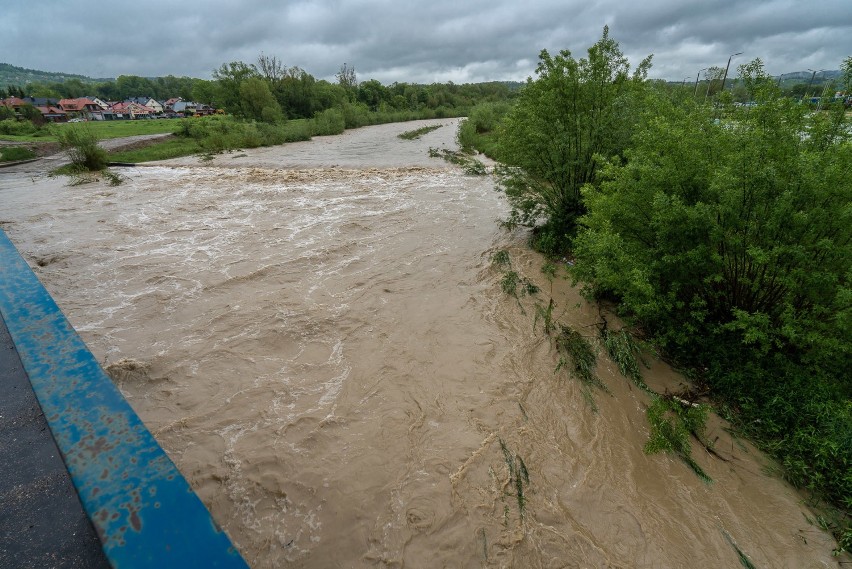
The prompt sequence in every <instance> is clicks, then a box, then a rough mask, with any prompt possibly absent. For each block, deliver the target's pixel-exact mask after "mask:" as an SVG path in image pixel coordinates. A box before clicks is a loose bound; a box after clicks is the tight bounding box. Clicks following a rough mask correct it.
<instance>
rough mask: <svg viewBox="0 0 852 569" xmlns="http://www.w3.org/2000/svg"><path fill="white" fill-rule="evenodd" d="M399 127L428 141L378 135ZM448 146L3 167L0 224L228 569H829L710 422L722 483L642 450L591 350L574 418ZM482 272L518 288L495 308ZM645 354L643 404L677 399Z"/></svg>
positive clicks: (613, 382) (362, 138)
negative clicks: (136, 419) (209, 528)
mask: <svg viewBox="0 0 852 569" xmlns="http://www.w3.org/2000/svg"><path fill="white" fill-rule="evenodd" d="M423 124H440V125H443V126H441V128H439V129H437V130H435V131H434V132H432V133H429V134H427V135H426V136H424V137H423V138H422V139H420V140H415V141H406V140H402V139H399V138H397V136H396V135H397V134H399V133H400V132H403V131H405V130H411V129H414V128H417V127H419V126H422V125H423ZM456 124H457V122H456V121H455V120H443V121H426V122H423V123H406V124H394V125H384V126H377V127H369V128H364V129H360V130H356V131H348V132H346V133H345V134H343V135H340V136H333V137H321V138H317V139H315V140H313V141H311V142H305V143H297V144H291V145H285V146H279V147H274V148H266V149H257V150H249V151H245V152H234V153H230V154H223V155H221V156H218V157H217V158H216V159H214V160H212V161H210V162H201V161H200V160H199V159H198V158H185V159H180V160H173V161H168V162H161V163H157V164H155V165H150V166H145V167H139V168H127V169H122V170H121V173H122V174H123V175H124V176H126V177H127V180H126V182H125V183H124V184H122V185H121V186H118V187H110V186H108V185H107V184H105V183H101V182H97V183H91V184H86V185H80V186H69V185H67V180H66V179H57V178H50V177H47V176H45V175H44V174H42V173H39V172H22V171H18V172H11V171H7V172H3V171H2V170H0V226H2V228H3V229H4V230H5V231H6V232H7V233H8V235H9V236H10V238H11V239H12V241H13V242H15V244H16V245H17V246H18V248H19V249H20V251H21V253H22V254H23V255H24V257H25V258H26V259H27V260H28V262H29V263H30V265H31V266H32V267H33V269H34V270H35V272H36V274H37V275H38V276H39V278H40V279H41V280H42V282H44V284H45V285H46V287H47V288H48V290H49V291H50V292H51V293H52V294H53V296H54V297H55V298H56V300H57V302H58V303H59V305H60V306H61V307H62V309H63V310H64V312H65V313H66V315H67V316H68V318H69V319H70V321H71V323H72V324H73V325H74V326H75V328H76V329H77V330H78V331H79V332H80V334H81V336H82V337H83V339H84V340H85V341H86V343H87V344H88V345H89V347H90V348H91V349H92V351H93V352H94V353H95V355H96V356H97V357H98V359H99V360H101V361H102V363H103V365H104V367H105V368H106V369H107V370H108V371H109V373H110V375H111V376H112V377H113V379H114V380H115V381H116V383H117V384H118V386H119V387H120V389H121V390H122V392H123V393H124V394H125V396H126V397H127V399H128V400H129V402H130V403H131V405H132V406H133V407H134V409H135V410H136V411H137V413H138V414H139V415H140V417H141V418H142V419H143V420H144V422H145V423H146V425H147V426H148V428H149V429H150V430H151V431H152V432H153V433H154V435H155V436H156V438H157V440H158V441H159V442H160V443H161V444H162V445H163V447H164V448H165V449H166V451H167V452H168V453H169V455H170V456H171V458H172V459H173V460H174V461H175V463H176V464H177V466H178V467H179V468H180V470H181V472H182V473H183V474H184V475H185V476H186V478H187V479H188V480H189V482H190V483H191V485H192V486H193V488H194V489H195V490H196V492H197V493H198V494H199V496H200V497H201V498H202V500H203V501H204V503H205V504H206V505H207V506H208V508H209V509H210V511H211V513H212V514H213V517H214V518H215V519H216V520H217V521H218V523H219V524H221V525H222V527H223V528H224V529H225V530H226V531H227V532H228V534H229V535H230V537H231V538H232V540H233V541H234V543H235V544H236V546H237V547H238V548H239V550H240V551H241V552H242V554H243V556H244V557H245V559H246V561H248V563H249V564H250V565H251V566H252V567H256V568H270V567H310V568H326V567H353V568H361V567H408V568H420V567H423V568H432V567H447V568H459V567H471V568H473V567H476V568H478V567H518V568H526V567H530V568H537V567H541V568H545V567H547V568H551V567H553V568H556V567H578V568H579V567H588V568H593V567H594V568H614V567H624V568H627V567H642V568H667V567H670V568H682V567H689V568H700V567H732V568H736V567H742V566H743V565H742V564H741V560H740V558H739V557H738V553H737V548H739V550H740V551H742V552H743V553H744V554H745V555H747V556H748V558H749V559H750V560H751V562H752V563H753V564H754V566H756V567H759V568H777V567H790V568H811V567H837V566H838V562H837V559H836V558H834V557H832V555H831V549H832V547H834V542H833V540H832V539H831V537H830V536H829V535H827V534H826V533H824V532H823V531H822V530H820V529H819V528H818V527H816V526H814V525H812V524H810V523H808V521H807V519H806V517H813V513H812V512H810V510H808V508H807V506H806V505H805V503H804V502H803V499H802V497H801V496H800V495H799V494H798V493H796V492H795V491H794V490H793V489H792V488H791V487H789V486H788V485H787V484H786V483H784V482H783V481H781V480H780V478H779V476H778V474H777V469H774V468H773V466H772V464H771V462H770V461H769V460H768V459H766V458H765V457H763V456H761V455H760V454H759V453H758V452H757V451H755V450H754V448H753V447H752V446H751V445H749V444H748V443H746V442H744V441H741V440H736V439H732V437H731V436H730V435H729V434H728V432H727V431H726V430H725V429H724V428H723V427H724V426H723V425H722V423H721V421H719V420H717V419H713V420H712V421H711V425H710V431H709V438H710V440H714V441H715V445H716V446H715V448H716V450H717V452H718V453H719V455H721V456H722V457H723V458H724V459H726V460H721V459H719V458H716V457H713V456H711V455H710V454H708V453H707V452H706V451H704V450H703V449H701V448H700V447H698V446H697V445H693V446H694V448H693V456H694V458H695V460H696V461H697V462H698V463H699V464H700V465H701V467H702V468H703V469H704V470H705V471H706V472H707V473H708V474H709V475H710V476H711V477H712V478H713V480H714V482H713V483H712V484H705V483H704V482H702V481H701V480H699V479H698V477H696V476H695V474H693V473H692V471H691V470H689V468H688V467H686V466H685V465H684V464H683V463H682V462H680V461H678V460H677V459H675V458H672V457H670V456H668V455H652V456H647V455H645V454H644V453H643V450H642V449H643V445H644V444H645V441H646V440H647V437H648V425H647V421H646V419H645V409H646V407H647V405H648V402H649V399H648V396H647V395H646V394H645V393H644V392H642V391H640V390H638V389H636V388H635V387H633V386H632V385H631V384H630V382H629V381H628V380H626V379H625V378H624V377H622V376H621V375H620V374H619V373H618V370H617V368H616V367H615V365H614V364H613V363H612V362H611V361H610V360H609V359H608V357H607V356H606V355H605V353H604V352H602V351H601V350H600V349H599V355H598V366H597V373H598V376H599V377H600V378H601V380H602V381H603V383H604V384H605V385H606V386H607V387H608V389H609V391H610V393H606V392H604V391H596V392H594V394H593V397H594V403H595V406H596V407H597V411H595V410H594V409H593V408H592V406H591V405H590V402H589V400H588V397H586V396H584V393H583V388H582V387H581V385H580V383H579V382H578V380H576V379H575V378H572V377H570V376H568V375H566V373H565V372H564V371H560V372H559V373H555V372H554V368H555V367H556V362H557V355H556V353H555V351H554V349H553V348H552V347H551V345H550V342H549V341H548V340H547V338H546V337H545V335H544V333H543V332H542V330H541V327H540V326H539V328H538V329H535V328H534V326H533V324H534V314H535V303H536V302H544V303H546V302H547V299H548V298H549V297H550V295H551V290H550V285H549V284H548V283H547V281H546V280H545V279H544V278H543V276H542V275H541V272H540V267H541V263H542V260H541V259H540V258H539V257H538V256H536V255H535V254H533V253H531V252H529V251H528V250H527V249H526V248H525V246H524V236H523V235H522V234H507V233H505V232H503V231H501V230H500V229H499V228H498V225H497V223H496V220H497V219H498V218H499V217H500V216H502V215H504V214H505V213H506V206H505V204H504V203H503V202H502V201H501V198H500V196H499V194H497V193H496V192H495V191H494V189H493V181H492V180H491V179H489V178H488V177H471V176H466V175H465V174H464V173H463V172H462V171H461V170H460V169H458V168H456V167H454V166H451V165H449V164H448V163H446V162H443V161H441V160H439V159H435V158H429V156H428V152H427V150H428V148H429V147H430V146H432V147H447V148H451V147H453V146H454V137H455V129H456ZM502 249H506V250H508V251H509V253H510V255H511V258H512V264H513V267H514V268H515V270H518V271H519V272H522V273H523V274H525V275H527V276H528V277H529V278H530V279H532V280H534V281H535V282H537V283H538V285H539V286H540V287H541V288H542V292H541V293H539V294H538V295H537V296H534V297H529V296H524V297H521V298H520V299H519V300H518V299H515V298H512V297H510V296H508V295H506V294H504V293H503V292H502V290H501V287H500V277H501V273H500V271H498V270H497V269H495V268H494V267H492V264H491V256H492V255H493V253H494V252H496V251H498V250H502ZM552 296H553V298H554V299H555V302H556V314H557V316H558V318H559V319H560V320H561V321H562V322H565V323H569V324H571V325H572V326H574V327H575V328H577V329H579V330H581V331H582V332H583V333H585V334H586V335H588V336H589V338H590V339H593V338H594V336H595V323H596V322H598V320H599V317H600V316H599V312H598V309H597V308H596V307H593V306H590V305H588V304H587V303H586V302H585V301H583V300H582V299H581V297H580V296H579V294H578V292H577V291H576V290H575V289H573V288H571V286H570V284H569V283H568V282H567V281H563V280H560V281H557V282H556V283H555V285H554V288H553V291H552ZM610 318H611V317H610ZM648 358H649V362H650V363H651V369H649V370H645V375H646V379H647V380H648V382H649V383H650V384H651V385H652V386H653V387H654V388H656V389H658V390H663V389H665V388H669V389H674V388H676V387H677V386H678V385H679V384H680V383H681V378H680V377H679V376H678V375H677V374H676V373H675V372H673V371H672V370H671V369H670V368H668V367H667V366H666V365H665V364H663V363H661V362H658V361H656V360H654V358H653V357H652V356H648ZM510 464H511V465H513V466H512V467H511V471H510V466H509V465H510ZM521 465H523V468H522V467H521ZM522 470H523V472H521V471H522ZM513 472H514V474H512V473H513ZM519 473H521V474H519ZM519 477H520V478H521V480H522V481H521V484H520V487H521V489H520V490H521V491H520V492H519V489H518V486H519V484H518V478H519ZM519 494H520V495H521V496H522V497H519Z"/></svg>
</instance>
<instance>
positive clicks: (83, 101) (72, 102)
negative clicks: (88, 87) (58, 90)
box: [59, 97, 104, 120]
mask: <svg viewBox="0 0 852 569" xmlns="http://www.w3.org/2000/svg"><path fill="white" fill-rule="evenodd" d="M59 108H60V109H62V110H63V111H65V114H66V115H68V116H69V117H71V116H73V117H79V118H83V119H86V120H104V113H103V109H102V108H101V107H100V105H98V104H97V103H96V102H94V101H92V100H91V99H87V98H85V97H80V98H79V99H61V100H60V101H59Z"/></svg>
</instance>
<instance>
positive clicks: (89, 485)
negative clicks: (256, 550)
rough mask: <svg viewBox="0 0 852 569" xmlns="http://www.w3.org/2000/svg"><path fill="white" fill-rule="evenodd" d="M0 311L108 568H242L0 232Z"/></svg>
mask: <svg viewBox="0 0 852 569" xmlns="http://www.w3.org/2000/svg"><path fill="white" fill-rule="evenodd" d="M0 313H2V316H3V318H4V319H5V321H6V324H7V327H8V329H9V332H10V334H11V336H12V339H13V341H14V343H15V345H16V347H17V350H18V353H19V354H20V357H21V361H22V362H23V365H24V368H25V370H26V372H27V374H28V375H29V378H30V382H31V383H32V386H33V390H34V391H35V393H36V396H37V397H38V400H39V403H40V404H41V407H42V410H43V411H44V414H45V417H46V418H47V421H48V424H49V425H50V429H51V432H52V433H53V436H54V438H55V439H56V442H57V445H58V446H59V449H60V451H61V452H62V456H63V459H64V461H65V464H66V466H67V467H68V471H69V472H70V474H71V479H72V480H73V482H74V485H75V487H76V489H77V493H78V494H79V496H80V499H81V502H82V503H83V507H84V508H85V509H86V512H87V514H88V516H89V518H90V519H91V520H92V523H93V524H94V526H95V528H96V529H97V531H98V535H99V536H100V539H101V543H102V546H103V550H104V552H105V553H106V555H107V557H108V559H109V561H110V563H111V564H112V565H113V567H115V568H117V569H123V568H132V567H246V564H245V562H244V561H243V559H242V557H240V555H239V553H238V552H237V551H236V549H235V548H234V546H233V545H232V544H231V542H230V540H229V539H228V537H227V535H225V533H224V532H223V531H222V530H221V529H220V528H219V527H218V526H217V525H216V524H215V522H214V521H213V520H212V518H211V517H210V514H209V512H208V511H207V509H206V508H205V507H204V504H202V503H201V500H199V498H198V497H197V496H196V495H195V493H194V492H193V491H192V489H191V488H190V487H189V484H188V483H187V482H186V480H185V479H184V478H183V476H182V475H181V474H180V472H178V470H177V468H176V467H175V465H174V464H173V463H172V461H171V460H170V459H169V458H168V456H167V455H166V453H165V452H164V451H163V449H162V448H161V447H160V445H159V444H158V443H157V442H156V440H154V438H153V436H152V435H151V433H150V432H149V431H148V429H147V428H146V427H145V425H144V424H142V421H141V420H140V419H139V417H138V416H137V415H136V413H135V412H134V411H133V409H132V408H131V407H130V405H129V404H128V403H127V401H126V400H125V399H124V397H123V396H122V395H121V393H120V392H119V391H118V389H117V388H116V387H115V386H114V385H113V383H112V381H111V380H110V379H109V377H107V376H106V374H105V373H104V372H103V370H102V369H101V367H100V365H98V362H97V361H96V360H95V357H94V356H93V355H92V353H91V352H90V351H89V350H88V348H87V347H86V346H85V344H84V343H83V341H82V340H81V339H80V337H79V336H78V335H77V333H76V332H75V331H74V329H73V328H72V327H71V324H70V323H69V322H68V320H67V319H66V318H65V316H64V315H63V314H62V312H61V311H60V310H59V308H58V307H57V305H56V303H55V302H54V300H53V298H52V297H51V296H50V294H49V293H48V292H47V291H46V290H45V289H44V287H43V286H42V285H41V283H40V282H39V280H38V278H36V276H35V274H34V273H33V272H32V270H31V269H30V267H29V266H28V265H27V263H26V262H25V261H24V259H23V258H22V257H21V256H20V255H19V254H18V252H17V250H16V249H15V247H14V245H13V244H12V242H11V241H10V240H9V239H8V237H7V236H6V234H5V233H4V232H3V231H2V230H0Z"/></svg>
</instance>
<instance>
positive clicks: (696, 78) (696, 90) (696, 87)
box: [692, 67, 710, 97]
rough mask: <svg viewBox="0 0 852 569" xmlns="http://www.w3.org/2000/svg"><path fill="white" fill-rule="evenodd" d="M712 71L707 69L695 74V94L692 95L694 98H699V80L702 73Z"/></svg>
mask: <svg viewBox="0 0 852 569" xmlns="http://www.w3.org/2000/svg"><path fill="white" fill-rule="evenodd" d="M708 69H710V68H709V67H705V68H704V69H699V70H698V73H696V74H695V92H694V93H693V94H692V96H693V97H696V96H698V78H699V77H700V76H701V72H702V71H707V70H708Z"/></svg>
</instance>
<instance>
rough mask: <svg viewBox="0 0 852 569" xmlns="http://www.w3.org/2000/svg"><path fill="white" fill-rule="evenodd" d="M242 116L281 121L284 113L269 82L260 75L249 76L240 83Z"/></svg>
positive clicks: (265, 120) (273, 121) (269, 121)
mask: <svg viewBox="0 0 852 569" xmlns="http://www.w3.org/2000/svg"><path fill="white" fill-rule="evenodd" d="M240 98H241V107H240V110H241V114H242V116H244V117H246V118H249V119H254V120H259V121H263V122H268V123H275V122H280V121H281V120H282V119H283V118H284V115H283V114H282V113H281V106H280V105H279V104H278V101H276V100H275V97H273V96H272V91H270V89H269V84H268V83H267V82H266V81H264V80H263V79H261V78H260V77H249V78H248V79H246V80H244V81H243V82H242V83H240Z"/></svg>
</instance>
